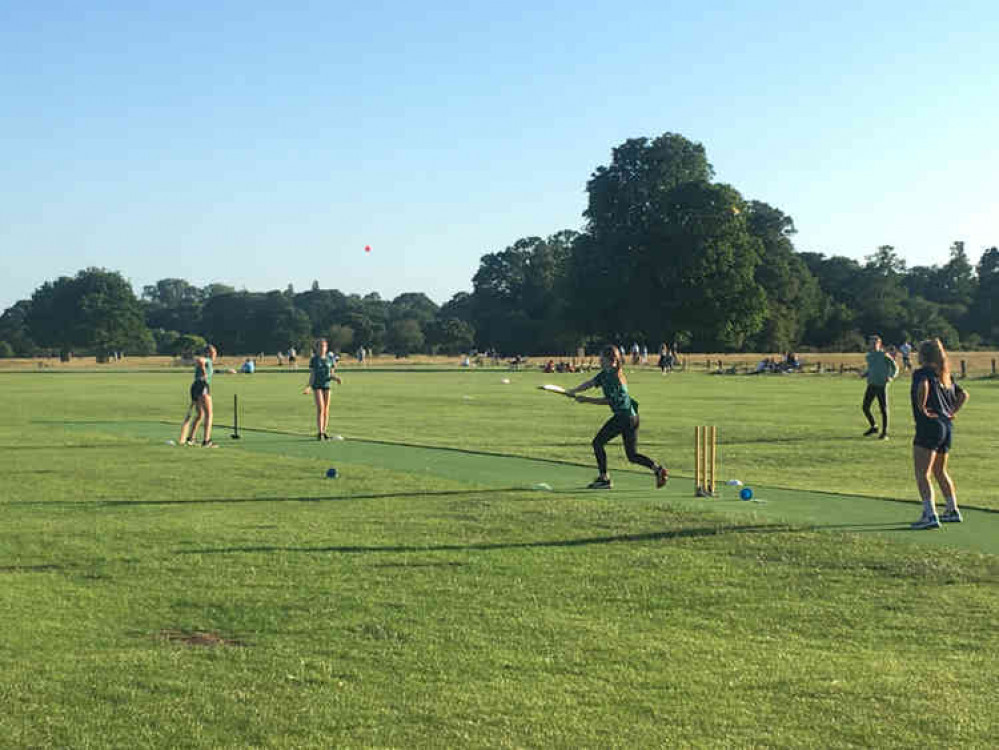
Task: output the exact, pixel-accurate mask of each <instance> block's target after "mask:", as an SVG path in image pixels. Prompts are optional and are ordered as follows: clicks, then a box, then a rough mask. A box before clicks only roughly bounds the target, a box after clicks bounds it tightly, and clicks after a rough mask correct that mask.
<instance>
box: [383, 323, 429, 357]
mask: <svg viewBox="0 0 999 750" xmlns="http://www.w3.org/2000/svg"><path fill="white" fill-rule="evenodd" d="M386 343H387V345H388V348H389V351H391V352H392V353H393V354H395V355H396V356H400V357H405V356H406V355H408V354H413V353H414V352H418V351H420V350H421V349H422V348H423V343H424V337H423V331H422V330H421V328H420V323H419V321H417V320H414V319H413V318H403V319H402V320H395V321H393V322H392V323H391V324H390V325H389V329H388V337H387V340H386Z"/></svg>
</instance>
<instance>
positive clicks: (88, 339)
mask: <svg viewBox="0 0 999 750" xmlns="http://www.w3.org/2000/svg"><path fill="white" fill-rule="evenodd" d="M26 323H27V326H28V329H29V330H30V332H31V336H32V338H34V339H35V340H36V341H37V342H38V343H39V344H40V345H42V346H49V347H54V348H58V349H61V350H63V351H68V350H72V349H77V350H79V349H90V350H94V351H97V352H99V353H101V354H103V353H105V352H109V351H126V352H129V353H132V354H149V353H151V352H152V351H154V348H155V345H154V342H153V337H152V334H151V333H150V331H149V329H148V328H147V327H146V323H145V317H144V315H143V309H142V305H141V304H140V302H139V300H138V299H137V298H136V296H135V292H134V291H133V290H132V287H131V285H130V284H129V283H128V282H127V281H126V280H125V279H124V278H122V276H121V274H119V273H117V272H115V271H107V270H104V269H102V268H87V269H85V270H83V271H80V272H79V273H77V275H76V276H74V277H68V276H62V277H60V278H59V279H57V280H56V281H54V282H45V283H44V284H43V285H42V286H41V287H39V288H38V289H37V290H35V293H34V294H33V295H32V297H31V309H30V312H29V313H28V317H27V321H26Z"/></svg>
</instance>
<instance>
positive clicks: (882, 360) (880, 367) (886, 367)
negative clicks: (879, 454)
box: [861, 336, 898, 440]
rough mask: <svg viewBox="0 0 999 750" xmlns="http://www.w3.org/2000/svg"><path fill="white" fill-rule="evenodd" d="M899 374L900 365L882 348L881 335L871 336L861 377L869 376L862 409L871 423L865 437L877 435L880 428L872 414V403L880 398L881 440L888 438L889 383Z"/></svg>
mask: <svg viewBox="0 0 999 750" xmlns="http://www.w3.org/2000/svg"><path fill="white" fill-rule="evenodd" d="M896 375H898V365H897V364H895V360H894V359H892V358H891V357H889V356H888V353H887V352H885V351H884V349H882V345H881V337H880V336H871V339H870V351H868V352H867V369H866V370H865V371H864V372H862V373H861V377H866V378H867V390H866V391H864V402H863V404H862V406H861V410H862V411H863V412H864V416H865V417H867V422H868V424H869V425H870V427H869V428H868V430H867V432H865V433H864V437H868V436H870V435H876V434H877V432H878V428H877V427H875V426H874V415H873V414H871V403H872V402H873V401H874V399H877V400H878V408H879V409H880V410H881V435H880V439H881V440H887V439H888V384H889V383H891V381H892V380H894V379H895V376H896Z"/></svg>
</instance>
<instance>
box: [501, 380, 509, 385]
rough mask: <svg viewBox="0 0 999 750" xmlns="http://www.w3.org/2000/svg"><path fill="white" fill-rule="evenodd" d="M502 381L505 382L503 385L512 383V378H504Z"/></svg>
mask: <svg viewBox="0 0 999 750" xmlns="http://www.w3.org/2000/svg"><path fill="white" fill-rule="evenodd" d="M501 382H502V383H503V385H510V378H503V380H502V381H501Z"/></svg>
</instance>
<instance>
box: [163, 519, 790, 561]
mask: <svg viewBox="0 0 999 750" xmlns="http://www.w3.org/2000/svg"><path fill="white" fill-rule="evenodd" d="M788 531H801V529H796V528H792V527H790V526H784V525H778V524H774V525H765V524H757V525H752V526H707V527H700V528H693V529H678V530H674V531H656V532H649V533H645V534H620V535H616V536H596V537H585V538H582V539H554V540H544V541H537V542H490V543H480V544H438V545H422V546H417V545H389V546H384V547H376V546H355V545H349V546H330V547H278V546H263V545H261V546H253V547H221V548H217V549H198V550H177V554H180V555H232V554H246V553H255V552H303V553H306V554H313V553H316V552H339V553H342V554H369V553H375V554H377V553H386V552H388V553H399V552H421V553H425V552H464V551H480V552H481V551H486V552H487V551H492V550H506V549H545V548H560V547H588V546H591V545H599V544H629V543H634V542H660V541H669V540H671V539H690V538H697V537H710V536H724V535H726V534H772V533H780V532H788Z"/></svg>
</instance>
